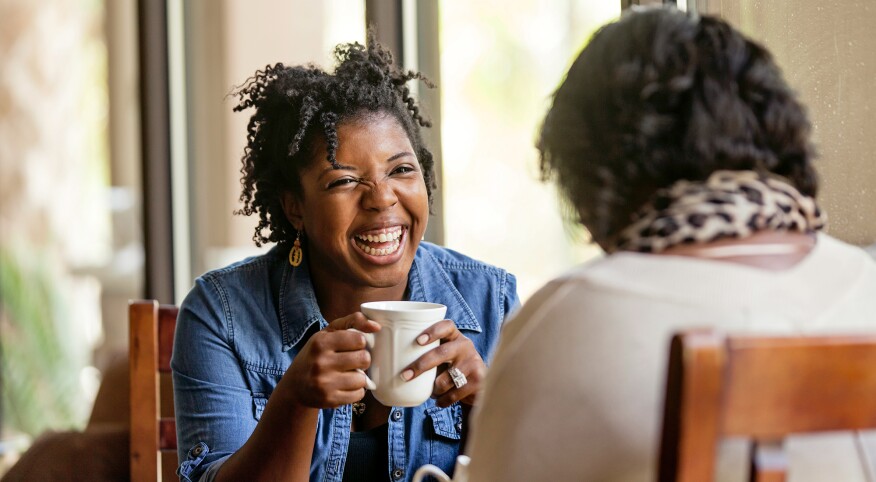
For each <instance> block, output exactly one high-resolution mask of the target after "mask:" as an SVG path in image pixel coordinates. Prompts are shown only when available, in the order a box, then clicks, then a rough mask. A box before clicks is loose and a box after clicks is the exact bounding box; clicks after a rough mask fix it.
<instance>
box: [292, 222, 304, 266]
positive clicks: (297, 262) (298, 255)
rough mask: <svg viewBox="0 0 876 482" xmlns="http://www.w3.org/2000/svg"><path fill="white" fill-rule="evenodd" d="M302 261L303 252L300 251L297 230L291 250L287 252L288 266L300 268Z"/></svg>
mask: <svg viewBox="0 0 876 482" xmlns="http://www.w3.org/2000/svg"><path fill="white" fill-rule="evenodd" d="M302 259H304V252H302V251H301V230H298V234H297V235H296V236H295V242H294V243H292V249H291V250H289V264H291V265H292V266H293V267H298V266H301V260H302Z"/></svg>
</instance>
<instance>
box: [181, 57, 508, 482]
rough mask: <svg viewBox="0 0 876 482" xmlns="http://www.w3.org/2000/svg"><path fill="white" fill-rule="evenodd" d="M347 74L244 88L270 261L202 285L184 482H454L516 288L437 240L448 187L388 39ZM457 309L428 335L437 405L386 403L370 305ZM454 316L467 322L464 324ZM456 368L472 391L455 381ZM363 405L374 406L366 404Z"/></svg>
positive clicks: (184, 383)
mask: <svg viewBox="0 0 876 482" xmlns="http://www.w3.org/2000/svg"><path fill="white" fill-rule="evenodd" d="M336 57H337V60H338V66H337V68H336V70H335V72H334V73H327V72H325V71H323V70H321V69H319V68H316V67H313V66H306V67H286V66H283V65H281V64H277V65H275V66H273V67H267V68H266V69H265V70H264V71H259V72H257V73H256V74H255V76H254V77H252V78H251V79H249V81H248V82H247V83H246V84H245V85H244V86H243V87H242V88H240V89H239V91H238V92H237V93H236V94H237V96H238V97H239V99H240V103H239V105H238V106H237V107H236V108H235V110H237V111H240V110H245V109H249V108H254V114H253V115H252V118H251V119H250V122H249V126H248V129H247V140H248V145H247V147H246V149H245V153H244V156H243V168H242V169H241V172H242V173H243V179H242V183H243V192H242V194H241V200H242V201H243V209H242V210H241V212H242V213H243V214H246V215H251V214H256V215H258V218H259V224H258V226H257V227H256V229H255V235H254V236H253V239H254V241H255V243H256V244H257V245H261V244H263V243H277V245H276V246H275V247H274V248H273V249H272V250H271V251H270V252H268V253H267V254H265V255H263V256H258V257H254V258H249V259H246V260H244V261H241V262H239V263H236V264H233V265H231V266H228V267H226V268H223V269H220V270H217V271H213V272H210V273H207V274H205V275H204V276H202V277H200V278H199V279H198V280H197V281H196V283H195V287H194V288H193V289H192V291H191V293H189V295H188V296H187V297H186V299H185V301H184V302H183V304H182V306H181V309H180V314H179V321H178V325H177V330H176V340H175V344H174V356H173V361H172V368H173V381H174V394H175V404H176V419H177V434H178V440H179V460H180V467H179V471H178V473H179V475H180V477H181V479H182V480H187V481H189V480H191V481H195V480H202V481H203V480H308V479H309V480H320V481H326V480H330V481H354V480H362V481H365V480H368V481H372V480H373V481H377V480H401V479H407V478H409V477H410V474H412V473H413V472H412V471H413V470H414V469H416V468H417V467H419V466H421V465H423V464H427V463H431V464H434V465H438V466H439V467H442V468H443V469H445V470H446V471H449V470H450V469H451V468H452V466H453V461H454V459H455V457H456V455H457V453H458V452H459V450H460V443H461V439H462V438H463V435H464V433H465V431H466V426H467V423H468V421H467V414H468V410H467V408H468V407H469V406H470V405H471V403H472V402H473V400H474V396H475V393H476V391H477V389H478V388H479V386H480V382H481V380H482V378H483V376H484V373H485V370H486V367H485V362H484V360H486V359H487V356H488V354H489V353H490V351H491V349H492V348H493V346H494V344H495V342H496V339H497V336H498V333H499V329H500V326H501V324H502V321H503V319H504V318H505V316H506V314H507V313H508V312H509V311H510V310H511V309H512V308H513V307H514V306H515V305H516V304H517V294H516V282H515V279H514V277H513V276H512V275H510V274H508V273H507V272H505V271H504V270H501V269H498V268H494V267H492V266H488V265H486V264H483V263H480V262H478V261H475V260H473V259H470V258H468V257H465V256H463V255H461V254H459V253H456V252H453V251H450V250H448V249H444V248H440V247H438V246H435V245H432V244H429V243H425V242H421V241H420V240H421V238H422V237H423V233H424V232H425V230H426V224H427V221H428V217H429V206H430V202H431V198H432V191H433V189H434V187H435V182H434V172H433V161H432V155H431V153H430V152H429V151H428V150H427V149H426V147H425V146H424V145H423V141H422V139H421V136H420V126H428V123H427V122H426V121H425V120H424V119H423V118H422V117H421V115H420V114H419V111H418V107H417V105H416V104H415V102H414V100H413V99H412V98H411V96H410V94H409V91H408V88H407V87H406V86H405V84H406V82H407V81H410V80H417V79H421V77H420V75H419V74H414V73H411V72H408V73H402V72H400V71H398V70H397V69H396V68H394V67H393V65H392V60H391V57H390V55H389V54H388V52H386V51H385V50H383V49H382V48H380V46H378V45H376V44H375V43H374V42H371V41H369V46H368V47H367V48H366V47H363V46H361V45H359V44H349V45H342V46H339V47H338V49H337V50H336ZM376 300H418V301H429V302H435V303H442V304H445V305H447V307H448V309H447V317H448V320H444V321H442V322H438V323H436V324H435V325H433V326H432V327H431V328H429V329H427V330H426V332H425V333H426V334H427V335H428V339H427V340H423V344H426V343H430V342H431V341H433V340H440V341H441V344H440V346H439V347H438V348H435V349H434V350H432V351H430V352H429V353H427V354H426V355H424V356H423V357H421V358H420V359H419V360H417V361H416V362H414V363H413V364H412V365H411V366H410V369H409V370H405V371H404V372H403V373H402V377H403V378H406V379H410V378H412V377H416V376H418V375H419V374H420V373H422V372H424V371H426V370H429V369H431V368H433V367H439V368H438V370H439V372H438V373H439V374H438V377H437V378H436V380H435V385H434V391H433V398H432V399H430V400H428V401H426V402H425V403H424V404H423V405H421V406H419V407H412V408H395V407H386V406H383V405H381V404H380V403H378V402H377V401H376V400H375V399H374V398H373V397H372V396H371V395H370V392H366V391H365V377H364V376H363V375H362V374H361V373H359V372H358V371H357V370H360V369H364V368H367V367H368V366H369V365H370V358H369V355H368V352H367V351H366V350H365V339H364V336H363V335H362V334H360V333H356V332H352V331H348V330H347V328H356V329H358V330H361V331H363V332H374V331H376V330H378V329H379V326H377V325H376V324H375V323H374V322H371V321H368V320H367V319H366V318H365V317H364V315H362V314H361V313H360V312H359V305H360V304H361V303H363V302H368V301H376ZM451 320H452V321H451ZM448 367H453V368H455V369H458V370H459V371H461V372H462V374H463V375H464V376H465V377H464V379H460V378H459V377H454V378H451V377H450V374H449V371H448V369H447V368H448ZM354 405H355V407H356V410H354V409H353V406H354Z"/></svg>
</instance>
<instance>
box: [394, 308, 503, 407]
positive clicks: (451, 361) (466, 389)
mask: <svg viewBox="0 0 876 482" xmlns="http://www.w3.org/2000/svg"><path fill="white" fill-rule="evenodd" d="M435 340H440V341H441V344H440V345H438V346H437V347H436V348H434V349H433V350H430V351H429V352H428V353H426V354H424V355H423V356H421V357H420V358H418V359H417V360H416V361H415V362H414V363H411V364H410V365H409V366H408V368H406V369H405V370H404V371H403V372H402V378H404V379H405V380H410V379H412V378H414V377H416V376H418V375H420V374H421V373H423V372H425V371H427V370H430V369H432V368H435V367H438V376H437V377H435V386H434V388H433V389H432V397H433V398H436V399H437V400H436V401H435V404H436V405H438V406H439V407H447V406H450V405H451V404H453V403H454V402H456V401H460V400H461V401H462V402H463V403H466V404H468V405H472V404H473V403H474V400H475V397H476V396H477V393H478V390H479V389H480V387H481V383H482V382H483V380H484V375H486V373H487V366H486V365H485V364H484V360H483V359H482V358H481V355H480V353H478V351H477V349H475V346H474V343H472V342H471V340H469V339H468V338H466V337H465V336H464V335H463V334H462V333H460V332H459V330H458V329H457V328H456V324H454V323H453V321H451V320H442V321H439V322H438V323H435V324H434V325H432V326H430V327H429V328H427V329H426V330H425V331H423V334H422V335H420V336H419V337H418V338H417V343H419V344H420V345H427V344H429V343H432V342H433V341H435ZM444 364H446V365H444ZM442 365H444V366H442ZM450 367H453V368H456V369H457V370H459V371H461V372H462V374H463V375H465V378H466V383H465V384H464V385H462V386H461V387H459V388H457V387H456V385H455V384H454V383H453V379H452V378H451V376H450V373H448V370H449V368H450Z"/></svg>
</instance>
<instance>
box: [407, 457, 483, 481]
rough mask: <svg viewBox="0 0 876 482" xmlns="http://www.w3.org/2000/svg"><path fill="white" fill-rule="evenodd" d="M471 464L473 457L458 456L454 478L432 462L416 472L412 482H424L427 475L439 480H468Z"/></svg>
mask: <svg viewBox="0 0 876 482" xmlns="http://www.w3.org/2000/svg"><path fill="white" fill-rule="evenodd" d="M469 464H471V458H469V456H468V455H460V456H458V457H456V466H455V467H454V469H453V478H452V479H451V478H450V476H449V475H447V474H445V473H444V471H443V470H441V469H439V468H438V467H436V466H434V465H432V464H426V465H424V466H422V467H420V468H419V469H417V471H416V472H414V478H413V479H411V480H412V482H422V480H423V479H425V478H426V477H432V478H433V479H435V480H437V481H438V482H468V466H469Z"/></svg>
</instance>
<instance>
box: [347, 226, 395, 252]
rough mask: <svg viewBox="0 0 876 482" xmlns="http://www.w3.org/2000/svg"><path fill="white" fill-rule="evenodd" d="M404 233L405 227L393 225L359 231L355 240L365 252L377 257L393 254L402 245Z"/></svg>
mask: <svg viewBox="0 0 876 482" xmlns="http://www.w3.org/2000/svg"><path fill="white" fill-rule="evenodd" d="M404 233H405V228H404V227H402V226H392V227H389V228H383V229H375V230H373V231H366V232H364V233H359V234H357V235H355V236H354V241H355V242H356V246H358V247H359V249H361V250H362V251H364V252H365V254H368V255H371V256H377V257H380V256H391V255H393V254H395V253H396V252H397V251H398V249H399V246H401V241H402V239H403V236H404Z"/></svg>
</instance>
